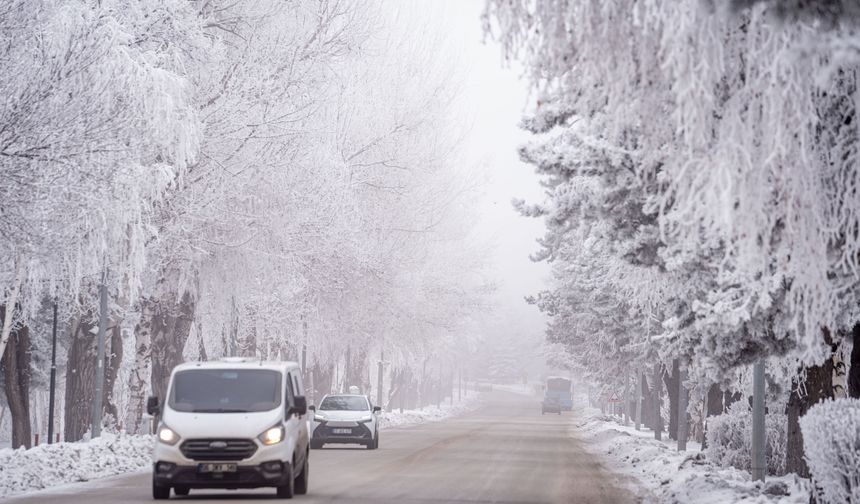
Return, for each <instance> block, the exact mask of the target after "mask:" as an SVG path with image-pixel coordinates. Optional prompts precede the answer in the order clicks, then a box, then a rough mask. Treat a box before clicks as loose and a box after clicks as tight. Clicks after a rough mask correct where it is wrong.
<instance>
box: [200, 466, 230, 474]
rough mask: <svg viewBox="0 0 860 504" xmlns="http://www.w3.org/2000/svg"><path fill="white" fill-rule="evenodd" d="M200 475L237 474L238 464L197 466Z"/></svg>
mask: <svg viewBox="0 0 860 504" xmlns="http://www.w3.org/2000/svg"><path fill="white" fill-rule="evenodd" d="M197 472H199V473H225V472H236V464H197Z"/></svg>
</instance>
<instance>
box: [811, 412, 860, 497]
mask: <svg viewBox="0 0 860 504" xmlns="http://www.w3.org/2000/svg"><path fill="white" fill-rule="evenodd" d="M800 429H801V431H802V432H803V448H804V452H805V454H806V463H807V464H808V465H809V472H810V473H811V474H812V478H813V479H814V480H815V486H816V487H817V488H816V493H817V494H818V498H819V500H820V501H821V502H826V503H831V502H832V503H844V502H860V400H857V399H844V398H843V399H836V400H834V401H826V402H823V403H820V404H817V405H815V406H813V407H812V409H810V410H809V412H807V413H806V415H804V417H803V418H801V419H800Z"/></svg>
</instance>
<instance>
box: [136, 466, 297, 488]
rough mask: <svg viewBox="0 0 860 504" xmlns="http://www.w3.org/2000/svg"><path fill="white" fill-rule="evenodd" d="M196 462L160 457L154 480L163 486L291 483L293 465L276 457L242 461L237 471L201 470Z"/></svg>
mask: <svg viewBox="0 0 860 504" xmlns="http://www.w3.org/2000/svg"><path fill="white" fill-rule="evenodd" d="M197 466H198V465H197V464H194V465H180V464H174V463H172V462H164V461H158V462H156V463H154V464H153V467H152V477H153V482H154V483H155V484H156V485H158V486H163V487H177V486H180V487H188V488H227V489H233V488H259V487H276V486H283V485H287V484H289V478H290V476H291V474H292V473H291V471H290V465H289V463H286V462H281V461H278V460H273V461H270V462H264V463H262V464H259V465H240V466H238V467H237V468H236V472H225V473H200V472H198V470H197Z"/></svg>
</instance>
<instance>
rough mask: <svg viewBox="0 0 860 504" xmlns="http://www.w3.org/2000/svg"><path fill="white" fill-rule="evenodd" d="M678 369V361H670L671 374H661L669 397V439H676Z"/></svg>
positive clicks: (678, 388)
mask: <svg viewBox="0 0 860 504" xmlns="http://www.w3.org/2000/svg"><path fill="white" fill-rule="evenodd" d="M680 373H681V371H680V368H679V363H678V359H672V374H671V375H670V374H669V373H667V372H665V371H664V372H663V382H664V383H665V384H666V392H667V395H668V396H669V439H673V440H677V439H678V391H679V390H680V385H679V384H678V382H679V377H680Z"/></svg>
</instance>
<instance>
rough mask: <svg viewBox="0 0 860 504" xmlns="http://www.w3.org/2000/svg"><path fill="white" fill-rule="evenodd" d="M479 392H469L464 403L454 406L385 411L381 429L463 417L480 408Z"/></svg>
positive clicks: (458, 402)
mask: <svg viewBox="0 0 860 504" xmlns="http://www.w3.org/2000/svg"><path fill="white" fill-rule="evenodd" d="M480 395H481V394H480V393H478V392H471V391H469V392H467V393H465V394H463V400H462V401H455V402H454V404H453V405H451V404H449V403H443V404H442V405H441V407H436V406H429V407H427V408H424V409H416V410H403V413H401V412H400V410H399V409H394V410H393V411H385V412H383V413H382V414H381V415H380V417H379V427H380V428H382V429H386V428H389V427H406V426H409V425H417V424H423V423H427V422H438V421H440V420H444V419H446V418H449V417H452V416H457V415H461V414H463V413H466V412H468V411H471V410H473V409H475V408H477V407H478V405H479V404H480V401H479V397H480Z"/></svg>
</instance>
